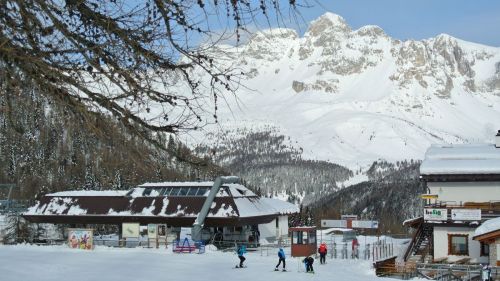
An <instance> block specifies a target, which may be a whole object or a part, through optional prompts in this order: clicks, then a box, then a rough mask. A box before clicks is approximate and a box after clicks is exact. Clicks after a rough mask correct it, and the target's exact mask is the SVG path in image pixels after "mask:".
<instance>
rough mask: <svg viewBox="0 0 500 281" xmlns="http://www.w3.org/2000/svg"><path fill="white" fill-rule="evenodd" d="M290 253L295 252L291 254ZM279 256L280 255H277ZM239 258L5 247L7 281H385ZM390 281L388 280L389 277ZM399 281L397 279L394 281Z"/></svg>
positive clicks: (359, 271) (366, 272)
mask: <svg viewBox="0 0 500 281" xmlns="http://www.w3.org/2000/svg"><path fill="white" fill-rule="evenodd" d="M287 252H289V249H288V251H287ZM276 256H277V255H276ZM237 260H238V258H237V256H236V255H235V254H233V253H222V252H215V251H210V250H207V252H206V253H205V254H201V255H200V254H174V253H172V252H171V249H167V250H165V249H143V248H132V249H127V248H107V247H96V249H95V250H94V251H81V250H73V249H69V248H67V247H66V246H31V245H17V246H0V276H1V278H0V279H1V280H2V281H21V280H37V281H44V280H47V281H48V280H50V281H53V280H71V281H80V280H81V281H84V280H85V281H86V280H103V281H115V280H116V281H128V280H130V281H132V280H147V281H156V280H161V281H165V280H176V281H183V280H189V281H191V280H221V279H224V280H231V281H250V280H252V281H253V280H256V279H258V280H287V281H289V280H297V281H301V280H350V281H371V280H381V278H378V277H376V276H375V273H374V270H373V269H372V268H371V263H370V262H368V261H358V260H330V259H327V264H326V265H320V264H319V261H317V262H315V263H314V269H315V271H316V273H315V274H309V273H304V272H298V271H297V269H298V261H299V260H298V259H293V258H291V257H289V255H288V256H287V260H286V262H287V268H288V269H289V271H288V272H281V271H279V272H275V271H273V269H274V266H275V265H276V263H277V261H278V259H277V258H276V257H275V256H274V255H269V256H265V255H264V256H261V253H260V252H253V253H248V254H247V261H246V262H245V263H247V265H248V267H247V268H243V269H236V268H233V267H234V265H235V264H236V263H237ZM300 266H301V267H300V269H301V270H302V265H300ZM384 279H385V280H387V278H384ZM389 280H393V279H389Z"/></svg>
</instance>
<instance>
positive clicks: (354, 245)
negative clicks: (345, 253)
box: [352, 238, 359, 258]
mask: <svg viewBox="0 0 500 281" xmlns="http://www.w3.org/2000/svg"><path fill="white" fill-rule="evenodd" d="M358 247H359V242H358V239H356V238H354V239H352V258H358V257H359V256H358Z"/></svg>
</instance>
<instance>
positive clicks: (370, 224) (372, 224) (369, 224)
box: [352, 221, 378, 229]
mask: <svg viewBox="0 0 500 281" xmlns="http://www.w3.org/2000/svg"><path fill="white" fill-rule="evenodd" d="M352 228H374V229H377V228H378V221H352Z"/></svg>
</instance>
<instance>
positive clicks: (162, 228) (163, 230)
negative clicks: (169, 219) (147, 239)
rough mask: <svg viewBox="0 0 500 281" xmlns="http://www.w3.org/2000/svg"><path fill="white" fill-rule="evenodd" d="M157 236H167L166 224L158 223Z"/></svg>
mask: <svg viewBox="0 0 500 281" xmlns="http://www.w3.org/2000/svg"><path fill="white" fill-rule="evenodd" d="M156 233H157V234H158V237H163V238H165V237H167V225H166V224H158V228H157V232H156Z"/></svg>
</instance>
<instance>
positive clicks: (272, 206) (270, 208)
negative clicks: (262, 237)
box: [234, 198, 299, 217]
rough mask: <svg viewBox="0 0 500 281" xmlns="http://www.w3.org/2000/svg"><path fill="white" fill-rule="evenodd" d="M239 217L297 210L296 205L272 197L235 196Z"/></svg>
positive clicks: (291, 212) (290, 212)
mask: <svg viewBox="0 0 500 281" xmlns="http://www.w3.org/2000/svg"><path fill="white" fill-rule="evenodd" d="M234 203H235V204H236V207H237V208H238V212H239V213H240V217H253V216H262V215H271V214H280V215H282V214H293V213H298V212H299V207H297V205H295V204H292V203H289V202H286V201H283V200H279V199H273V198H255V199H250V198H235V199H234Z"/></svg>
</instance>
